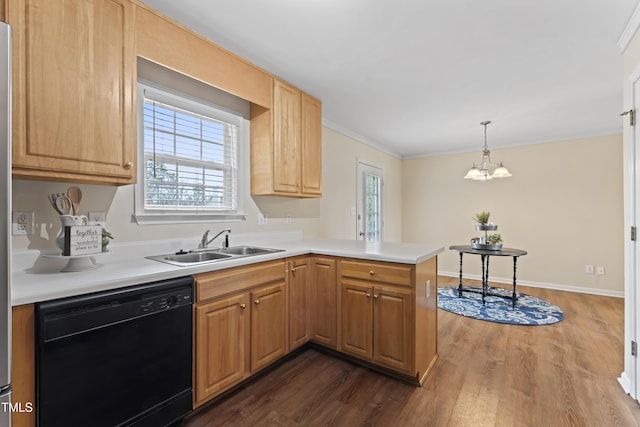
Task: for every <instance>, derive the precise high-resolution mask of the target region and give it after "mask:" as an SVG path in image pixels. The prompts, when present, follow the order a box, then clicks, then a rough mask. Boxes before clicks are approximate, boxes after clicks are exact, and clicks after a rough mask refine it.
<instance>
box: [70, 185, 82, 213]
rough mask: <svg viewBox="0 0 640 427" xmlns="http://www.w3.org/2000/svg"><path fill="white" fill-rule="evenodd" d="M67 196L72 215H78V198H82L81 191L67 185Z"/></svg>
mask: <svg viewBox="0 0 640 427" xmlns="http://www.w3.org/2000/svg"><path fill="white" fill-rule="evenodd" d="M67 197H68V198H69V201H70V202H71V207H72V211H73V214H74V215H78V210H79V209H80V200H82V191H81V190H80V189H79V188H78V187H69V188H68V189H67Z"/></svg>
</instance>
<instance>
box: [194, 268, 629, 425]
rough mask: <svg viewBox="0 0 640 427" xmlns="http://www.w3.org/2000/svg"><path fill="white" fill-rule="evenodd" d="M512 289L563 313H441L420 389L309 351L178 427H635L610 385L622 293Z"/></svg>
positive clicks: (619, 360)
mask: <svg viewBox="0 0 640 427" xmlns="http://www.w3.org/2000/svg"><path fill="white" fill-rule="evenodd" d="M456 284H457V279H453V278H447V277H440V278H439V285H440V286H448V285H451V286H453V285H456ZM518 290H519V291H520V292H524V293H528V294H530V295H535V296H538V297H540V298H543V299H545V300H547V301H549V302H552V303H554V304H556V305H557V306H559V307H560V308H562V310H563V311H564V313H565V319H564V320H563V321H562V322H559V323H557V324H554V325H549V326H514V325H502V324H497V323H491V322H484V321H480V320H474V319H467V318H464V317H462V316H458V315H455V314H451V313H448V312H446V311H443V310H438V353H439V359H438V361H437V362H436V364H435V366H434V368H433V370H432V371H431V373H430V374H429V376H428V377H427V380H426V382H425V384H424V386H423V387H420V388H418V387H414V386H411V385H408V384H405V383H403V382H400V381H398V380H395V379H393V378H389V377H387V376H385V375H382V374H380V373H377V372H374V371H371V370H369V369H367V368H363V367H361V366H359V365H356V364H353V363H350V362H348V361H345V360H342V359H339V358H336V357H334V356H331V355H327V354H325V353H323V352H320V351H317V350H313V349H309V350H306V351H304V352H302V353H300V354H298V355H296V356H295V357H293V358H291V359H289V360H287V361H285V362H284V363H282V364H280V365H279V366H277V367H276V368H275V369H273V370H271V371H269V372H267V373H265V374H263V375H260V376H259V377H258V378H256V379H255V380H252V381H251V382H249V383H248V384H247V385H245V386H243V387H242V388H240V389H238V390H237V391H235V392H233V393H232V394H231V395H229V396H228V397H226V398H224V399H222V400H220V401H218V402H215V403H214V404H212V405H209V406H207V407H204V408H202V410H200V411H198V412H196V413H195V414H193V415H192V416H191V417H190V418H189V419H188V420H187V421H186V422H185V426H187V427H203V426H207V427H209V426H263V425H264V426H267V425H268V426H327V425H328V426H350V427H355V426H362V425H371V426H373V425H375V426H394V427H395V426H403V427H404V426H474V427H475V426H597V427H601V426H625V427H626V426H640V404H638V403H637V402H635V401H633V400H632V399H631V398H630V397H629V396H628V395H626V394H625V393H624V392H623V390H622V388H621V387H620V385H619V384H618V382H617V378H618V377H619V375H620V373H621V372H622V370H623V339H624V330H623V325H624V310H623V305H624V301H623V299H619V298H610V297H601V296H594V295H585V294H578V293H570V292H560V291H552V290H547V289H538V288H526V287H524V286H522V287H519V289H518Z"/></svg>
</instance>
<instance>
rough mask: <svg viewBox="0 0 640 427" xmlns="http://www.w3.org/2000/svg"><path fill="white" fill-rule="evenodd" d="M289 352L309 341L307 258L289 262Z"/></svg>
mask: <svg viewBox="0 0 640 427" xmlns="http://www.w3.org/2000/svg"><path fill="white" fill-rule="evenodd" d="M289 263H290V266H289V275H288V280H289V283H288V285H289V286H288V288H289V351H291V350H293V349H295V348H297V347H300V346H301V345H302V344H304V343H306V342H307V341H309V340H310V339H311V281H310V268H309V257H304V258H295V259H294V260H292V261H290V262H289Z"/></svg>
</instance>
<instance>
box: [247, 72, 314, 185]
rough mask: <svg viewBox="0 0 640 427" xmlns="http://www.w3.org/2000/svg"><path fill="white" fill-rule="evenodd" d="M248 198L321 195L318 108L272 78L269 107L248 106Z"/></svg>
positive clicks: (301, 94)
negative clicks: (249, 185) (249, 163)
mask: <svg viewBox="0 0 640 427" xmlns="http://www.w3.org/2000/svg"><path fill="white" fill-rule="evenodd" d="M251 194H252V195H254V196H266V195H271V196H287V197H320V196H322V104H321V102H320V101H319V100H317V99H315V98H313V97H311V96H309V95H307V94H305V93H303V92H301V91H300V90H298V89H296V88H295V87H293V86H290V85H288V84H286V83H284V82H282V81H280V80H277V79H274V83H273V107H272V108H271V109H268V108H264V107H261V106H259V105H255V104H252V105H251Z"/></svg>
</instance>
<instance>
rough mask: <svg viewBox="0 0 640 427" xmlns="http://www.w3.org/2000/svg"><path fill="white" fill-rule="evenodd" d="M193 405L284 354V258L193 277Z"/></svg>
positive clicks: (285, 297) (223, 389)
mask: <svg viewBox="0 0 640 427" xmlns="http://www.w3.org/2000/svg"><path fill="white" fill-rule="evenodd" d="M195 283H196V305H195V308H194V311H195V333H194V341H195V342H194V349H195V366H194V383H195V384H194V390H195V396H194V406H200V405H201V404H203V403H204V402H206V401H207V400H209V399H211V398H212V397H214V396H217V395H218V394H220V393H221V392H223V391H225V390H227V389H229V388H231V387H232V386H234V385H236V384H238V383H239V382H241V381H242V380H244V379H246V378H248V377H249V376H250V375H251V374H253V373H255V372H257V371H259V370H260V369H262V368H264V367H266V366H268V365H269V364H271V363H272V362H273V361H275V360H277V359H278V358H280V357H281V356H284V355H285V354H286V353H287V352H288V345H287V344H288V342H287V336H288V335H287V330H288V326H287V325H288V310H287V308H288V304H287V288H286V282H285V262H284V261H283V260H277V261H269V262H263V263H259V264H252V265H248V266H244V267H236V268H230V269H225V270H219V271H214V272H210V273H203V274H198V275H196V276H195Z"/></svg>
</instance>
